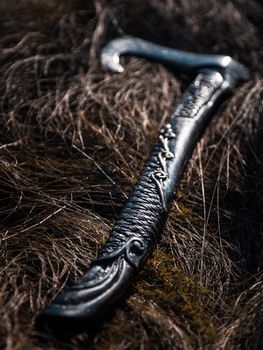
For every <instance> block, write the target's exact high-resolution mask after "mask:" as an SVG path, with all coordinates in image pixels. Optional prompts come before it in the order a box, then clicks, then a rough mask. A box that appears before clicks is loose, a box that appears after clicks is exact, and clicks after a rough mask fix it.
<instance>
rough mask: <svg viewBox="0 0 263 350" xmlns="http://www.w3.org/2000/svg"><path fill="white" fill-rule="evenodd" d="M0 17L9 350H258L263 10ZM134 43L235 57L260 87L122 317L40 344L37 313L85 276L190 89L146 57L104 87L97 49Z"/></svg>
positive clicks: (218, 132) (39, 5)
mask: <svg viewBox="0 0 263 350" xmlns="http://www.w3.org/2000/svg"><path fill="white" fill-rule="evenodd" d="M18 4H19V5H18ZM0 13H1V21H0V123H1V128H0V142H1V144H0V157H1V158H0V239H1V255H0V281H1V283H0V314H1V316H0V348H3V349H5V348H6V349H8V350H11V349H12V350H13V349H46V348H48V349H87V348H90V349H114V350H117V349H122V350H124V349H126V350H127V349H151V350H152V349H185V350H186V349H187V350H189V349H261V348H262V346H263V340H261V339H262V326H263V321H262V320H263V317H262V315H263V259H262V258H263V226H262V225H263V219H262V218H263V216H262V203H263V198H262V194H263V186H262V185H263V183H262V178H263V177H262V176H263V167H262V161H263V152H262V151H263V141H262V140H263V133H262V126H261V125H262V108H263V105H262V95H263V91H262V90H263V82H262V73H263V64H262V61H263V49H262V48H263V25H262V18H263V17H262V16H263V5H262V4H261V2H260V1H254V0H251V1H245V0H233V1H228V0H225V1H224V0H220V1H218V0H203V1H196V0H184V1H182V0H174V1H173V0H165V1H163V0H144V1H141V0H132V1H121V0H119V1H117V0H115V1H105V2H104V1H102V0H97V1H96V0H94V1H71V2H70V1H67V2H61V1H55V0H49V1H40V0H39V1H37V0H35V1H33V0H24V1H22V0H21V1H19V2H18V1H6V0H4V1H1V4H0ZM122 34H129V35H135V36H138V37H142V38H144V39H148V40H151V41H154V42H157V43H160V44H164V45H167V46H171V47H176V48H179V49H184V50H191V51H195V52H202V53H221V54H229V55H232V56H233V57H235V58H236V59H238V60H240V61H241V62H242V63H244V64H246V65H247V66H248V67H249V68H250V69H251V72H252V78H251V80H250V81H249V82H248V83H246V84H244V85H242V86H241V87H240V88H238V89H237V90H236V93H235V95H234V96H233V97H232V98H230V100H229V101H228V102H227V103H226V104H224V106H222V108H221V109H220V111H218V113H217V114H216V116H215V118H214V120H213V122H212V123H211V125H210V126H209V128H208V129H207V131H206V133H205V135H204V137H203V139H202V140H201V142H200V143H199V144H198V146H197V148H196V151H195V152H194V154H193V157H192V159H191V160H190V162H189V164H188V167H187V169H186V171H185V173H184V176H183V179H182V181H181V185H180V189H179V190H178V193H177V196H176V199H175V201H174V203H173V205H172V208H171V211H170V215H169V218H168V221H167V225H166V229H165V232H164V233H163V235H162V237H160V241H159V244H158V247H157V249H156V251H155V252H154V254H153V255H152V257H151V259H150V260H149V261H148V263H147V265H146V267H145V269H144V270H143V271H142V272H141V274H140V276H139V278H138V280H137V281H136V283H135V284H134V285H133V288H132V290H131V292H130V295H129V297H128V298H127V299H126V300H125V302H124V303H123V304H122V305H120V307H119V308H118V309H117V310H116V313H115V315H114V317H113V318H112V319H111V320H110V321H107V322H105V324H103V325H102V327H101V329H100V331H99V332H97V333H96V334H89V333H84V334H81V335H79V336H78V337H75V338H72V339H71V340H70V341H68V342H67V343H66V344H65V343H64V344H62V343H61V342H59V341H57V340H55V339H51V338H48V339H46V342H45V343H41V342H40V341H39V340H38V338H37V334H36V332H35V331H34V327H33V325H34V318H35V316H36V314H37V313H38V311H39V310H40V309H41V308H43V307H44V305H46V304H48V303H49V302H50V301H51V300H52V299H53V298H54V296H55V295H57V294H58V293H59V292H60V291H61V290H62V289H64V288H65V287H66V286H69V285H71V284H72V282H73V281H74V280H75V279H77V278H78V277H79V276H80V275H82V274H83V273H84V272H85V271H87V268H88V265H89V263H90V261H91V260H92V259H93V258H94V257H95V256H96V252H97V250H98V248H99V247H100V245H101V244H102V243H103V242H104V241H105V240H106V238H107V236H108V234H109V232H110V229H111V228H112V226H113V224H114V221H115V219H116V217H117V215H118V213H119V212H120V209H121V206H122V204H123V203H124V201H125V198H126V195H127V194H128V193H129V191H130V189H131V186H132V184H134V182H135V181H136V179H137V176H138V174H139V172H140V170H141V169H142V166H143V162H144V160H145V159H146V158H147V154H148V152H149V150H150V147H151V145H152V143H153V141H154V139H155V137H156V135H157V134H158V130H159V124H160V122H161V121H162V120H163V119H164V118H165V117H166V116H168V115H169V113H171V111H172V107H173V106H174V104H175V103H176V100H177V98H178V97H179V96H180V95H181V93H182V91H183V89H184V87H185V86H186V85H187V84H188V83H189V77H187V76H181V75H180V74H173V73H172V72H171V70H168V69H167V67H164V66H163V65H161V64H158V63H155V62H149V61H147V60H144V59H139V58H127V59H124V64H125V67H126V68H127V69H126V70H125V72H124V73H123V74H120V75H113V74H111V73H106V72H104V71H103V70H102V68H101V66H100V64H99V60H98V56H99V52H100V49H101V47H102V46H103V44H105V43H106V42H107V41H108V40H109V39H111V38H113V37H116V36H118V35H122ZM116 184H117V185H116Z"/></svg>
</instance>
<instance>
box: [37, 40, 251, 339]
mask: <svg viewBox="0 0 263 350" xmlns="http://www.w3.org/2000/svg"><path fill="white" fill-rule="evenodd" d="M122 54H135V55H140V56H147V57H151V58H154V59H158V60H162V61H165V62H169V63H172V64H175V65H176V66H178V67H180V68H182V69H185V70H187V69H188V70H189V69H190V70H192V71H193V70H196V71H198V75H197V77H196V78H195V80H194V81H193V83H192V84H190V86H189V87H188V89H187V90H186V92H185V93H184V94H183V96H182V98H181V100H180V102H179V104H178V105H177V107H176V108H175V110H174V112H173V113H172V115H171V117H170V118H168V119H167V120H166V122H165V123H164V125H163V126H162V128H161V131H160V135H159V137H158V140H157V142H156V144H155V145H154V147H153V150H152V152H151V154H150V157H149V160H148V161H147V163H146V165H145V167H144V170H143V172H142V174H141V176H140V178H139V180H138V182H137V184H136V185H135V186H134V188H133V190H132V192H131V194H130V196H129V199H128V201H127V202H126V204H125V205H124V207H123V209H122V212H121V214H120V217H119V218H118V220H117V222H116V225H115V227H114V228H113V230H112V232H111V234H110V236H109V238H108V241H107V242H106V244H105V245H104V246H103V247H102V249H101V250H100V252H99V255H98V257H97V259H96V260H95V261H94V262H93V263H92V264H91V266H90V269H89V271H88V272H87V274H86V275H85V276H83V277H82V278H81V279H80V280H79V281H77V283H76V284H75V285H74V286H73V287H71V288H70V289H69V290H67V291H66V292H65V293H64V294H62V295H61V296H59V297H58V298H56V299H55V300H54V301H53V303H52V304H51V305H50V306H48V307H47V308H46V309H44V310H43V311H42V312H41V313H40V315H39V316H38V319H37V325H38V326H39V327H40V328H41V329H46V330H49V331H52V332H60V333H64V332H65V331H76V330H83V329H89V328H90V327H91V326H93V325H94V323H96V322H97V321H98V320H100V319H101V317H103V316H104V315H105V314H106V313H107V312H108V311H109V310H110V308H111V307H112V305H113V304H114V303H116V301H118V300H119V298H120V296H121V295H122V294H123V293H124V292H125V291H126V290H127V288H128V287H129V285H130V284H131V282H132V280H133V278H134V276H135V274H136V273H137V271H138V269H139V268H140V267H141V266H142V264H143V263H144V261H145V259H146V258H147V257H148V256H149V254H150V252H151V250H152V248H153V246H154V244H155V243H156V240H157V238H158V235H159V234H160V232H161V231H162V229H163V226H164V223H165V218H166V216H167V209H168V208H169V205H170V203H171V200H172V198H173V195H174V192H175V190H176V186H177V184H178V180H179V178H180V175H181V173H182V170H183V168H184V166H185V164H186V162H187V160H188V158H189V157H190V156H191V154H192V151H193V149H194V147H195V145H196V144H197V142H198V140H199V138H200V136H201V135H202V133H203V131H204V129H205V126H206V125H207V124H208V122H209V121H210V119H211V117H212V114H213V112H214V110H215V109H216V108H217V107H218V105H219V104H220V103H221V102H222V101H224V100H225V99H226V97H227V96H229V94H231V93H232V92H233V89H234V88H235V86H236V85H237V84H238V83H239V82H241V81H246V80H247V79H248V78H249V72H248V69H247V68H246V67H245V66H243V65H242V64H240V63H238V62H237V61H235V60H233V59H232V58H231V57H229V56H220V55H201V54H193V53H186V52H183V51H179V50H174V49H168V48H166V47H163V46H159V45H155V44H152V43H149V42H147V41H144V40H141V39H137V38H132V37H124V38H121V39H116V40H113V41H111V42H110V43H109V44H108V45H107V46H106V47H105V48H104V49H103V51H102V55H101V60H102V64H103V66H104V67H105V68H107V69H110V70H112V71H113V72H122V71H123V67H122V66H121V65H120V55H122ZM157 103H158V102H157Z"/></svg>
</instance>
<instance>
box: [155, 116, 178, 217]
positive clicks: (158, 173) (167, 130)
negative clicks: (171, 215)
mask: <svg viewBox="0 0 263 350" xmlns="http://www.w3.org/2000/svg"><path fill="white" fill-rule="evenodd" d="M175 137H176V134H175V133H174V131H173V129H172V126H171V124H169V123H166V124H165V125H164V127H163V128H162V129H161V132H160V136H159V141H160V142H161V151H160V152H159V153H158V155H157V161H158V165H159V167H158V169H156V170H155V171H153V172H151V174H150V177H151V179H152V180H153V182H154V183H155V185H156V187H157V190H158V193H159V196H160V200H161V203H162V206H163V208H164V209H165V210H166V204H165V200H164V194H163V183H164V181H165V180H167V179H168V178H169V174H168V172H167V161H169V160H172V159H173V158H174V155H173V153H172V152H171V151H170V149H169V140H171V139H174V138H175Z"/></svg>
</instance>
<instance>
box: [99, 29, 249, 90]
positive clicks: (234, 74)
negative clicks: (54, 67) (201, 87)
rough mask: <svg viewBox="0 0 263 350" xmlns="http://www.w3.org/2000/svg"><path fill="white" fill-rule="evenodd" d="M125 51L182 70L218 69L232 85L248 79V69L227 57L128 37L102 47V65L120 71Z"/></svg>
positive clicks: (121, 70) (113, 70) (126, 53)
mask: <svg viewBox="0 0 263 350" xmlns="http://www.w3.org/2000/svg"><path fill="white" fill-rule="evenodd" d="M128 54H131V55H136V56H144V57H149V58H153V59H156V60H158V61H164V62H168V63H170V64H173V65H175V66H177V67H179V68H181V69H183V70H197V71H198V70H202V69H205V68H210V69H215V70H219V71H220V72H223V73H224V74H225V75H229V78H230V80H231V83H232V84H231V85H232V86H233V85H234V86H235V85H236V84H237V83H238V82H239V81H246V80H248V79H249V71H248V69H247V68H246V67H245V66H244V65H243V64H241V63H239V62H237V61H235V60H234V59H232V58H231V57H230V56H223V55H203V54H197V53H191V52H185V51H180V50H176V49H171V48H167V47H164V46H161V45H157V44H153V43H151V42H149V41H145V40H142V39H138V38H135V37H129V36H126V37H122V38H118V39H114V40H112V41H110V42H109V43H108V44H107V45H106V46H105V47H104V48H103V50H102V53H101V62H102V65H103V66H104V68H106V69H109V70H111V71H112V72H117V73H121V72H123V71H124V68H123V66H122V65H121V64H120V56H121V55H128Z"/></svg>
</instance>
